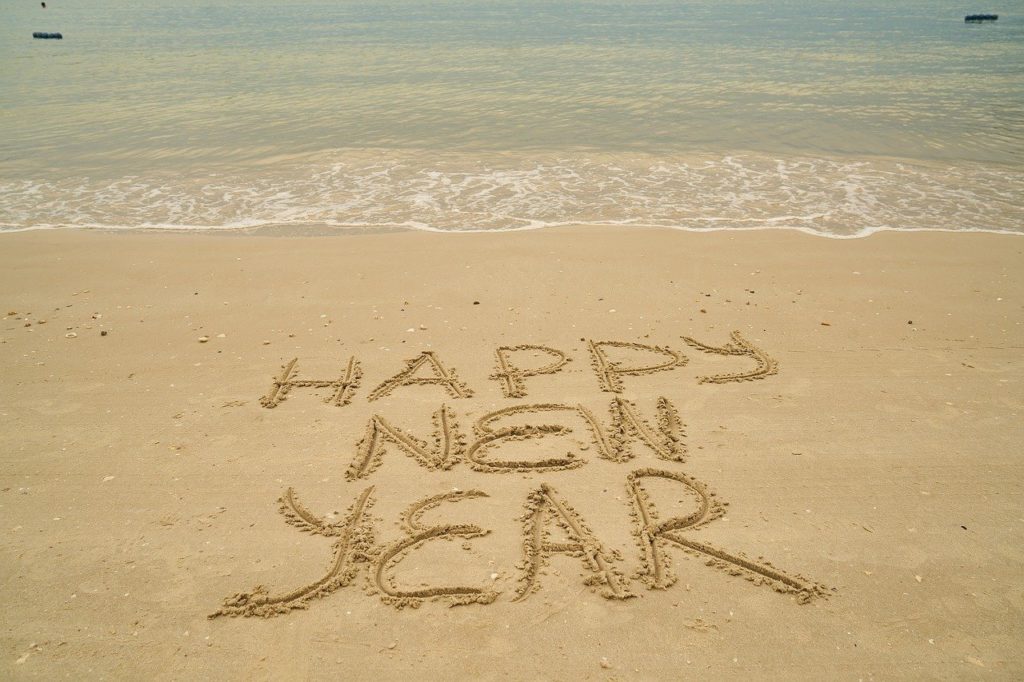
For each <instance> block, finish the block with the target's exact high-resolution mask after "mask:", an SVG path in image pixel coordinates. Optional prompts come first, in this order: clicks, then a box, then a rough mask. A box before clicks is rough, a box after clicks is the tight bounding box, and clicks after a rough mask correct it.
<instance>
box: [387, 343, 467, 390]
mask: <svg viewBox="0 0 1024 682" xmlns="http://www.w3.org/2000/svg"><path fill="white" fill-rule="evenodd" d="M424 365H427V366H429V367H430V368H431V370H432V371H433V373H434V376H432V377H417V376H413V375H415V374H416V372H418V371H419V369H420V368H421V367H423V366H424ZM413 384H419V385H423V384H437V385H439V386H444V387H445V389H446V390H447V391H448V393H449V394H450V395H451V396H452V397H453V398H468V397H470V396H471V395H473V391H471V390H470V389H469V387H467V386H466V385H465V384H463V383H461V382H460V381H459V378H458V377H457V376H456V375H455V371H454V370H449V369H446V368H445V366H444V365H442V364H441V361H440V360H438V359H437V356H436V355H435V354H434V351H431V350H425V351H423V352H422V353H420V354H419V355H417V356H416V357H414V358H413V359H412V360H407V361H406V363H405V369H403V370H402V371H401V372H399V373H398V374H396V375H395V376H393V377H391V378H390V379H386V380H385V381H383V382H381V384H380V386H378V387H377V388H375V389H373V390H372V391H370V395H369V396H367V400H369V401H370V402H373V401H374V400H377V399H378V398H383V397H384V396H386V395H388V394H389V393H391V392H392V391H393V390H395V389H396V388H398V387H399V386H412V385H413Z"/></svg>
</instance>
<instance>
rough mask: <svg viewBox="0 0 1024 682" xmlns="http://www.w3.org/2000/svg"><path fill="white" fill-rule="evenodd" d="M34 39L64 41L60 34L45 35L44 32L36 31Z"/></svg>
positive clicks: (33, 35)
mask: <svg viewBox="0 0 1024 682" xmlns="http://www.w3.org/2000/svg"><path fill="white" fill-rule="evenodd" d="M32 37H33V38H41V39H43V40H64V36H62V35H61V34H59V33H43V32H42V31H36V32H35V33H33V34H32Z"/></svg>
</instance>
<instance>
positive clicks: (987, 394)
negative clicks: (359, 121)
mask: <svg viewBox="0 0 1024 682" xmlns="http://www.w3.org/2000/svg"><path fill="white" fill-rule="evenodd" d="M0 241H2V243H3V249H2V250H0V264H2V267H0V293H2V301H0V305H2V306H3V310H2V311H0V312H3V313H4V314H5V316H4V319H3V327H2V330H0V359H2V366H3V369H4V372H3V380H2V389H3V391H2V393H3V396H4V398H3V399H2V401H0V418H2V424H3V427H2V429H0V448H2V452H3V453H4V454H3V457H2V458H0V477H2V485H0V489H2V492H0V516H2V518H3V520H4V522H3V525H2V529H0V533H2V538H3V541H2V542H0V566H2V570H0V574H2V576H3V577H2V579H0V590H2V599H3V604H4V609H3V615H2V616H0V620H2V624H3V627H2V637H0V647H2V653H3V655H2V660H0V676H2V677H4V678H7V679H11V678H21V677H26V678H28V677H41V678H57V677H64V676H69V677H72V678H88V679H111V678H114V679H197V678H211V677H216V678H222V679H295V678H306V679H366V680H390V679H455V678H471V679H515V680H520V679H555V680H571V679H594V680H605V679H618V680H628V679H641V680H642V679H686V678H690V677H697V676H700V677H701V678H704V679H708V678H711V679H728V678H737V677H754V678H756V679H824V678H829V679H849V680H859V679H864V680H868V679H891V678H917V679H922V678H927V679H974V678H977V679H993V678H994V679H1019V678H1020V677H1021V676H1024V663H1022V658H1021V653H1020V652H1021V645H1022V641H1024V585H1022V582H1021V576H1022V575H1024V490H1022V481H1024V463H1022V460H1021V455H1020V453H1021V445H1022V442H1024V428H1022V424H1024V421H1022V419H1021V414H1020V413H1021V411H1022V410H1024V391H1022V380H1024V325H1022V320H1024V314H1022V305H1024V270H1022V267H1021V266H1022V264H1024V240H1022V239H1021V238H1020V237H1019V236H1011V235H1005V236H1004V235H996V234H951V233H881V234H876V235H873V236H871V237H868V238H864V239H857V240H834V239H825V238H820V237H813V236H809V235H804V234H800V233H796V232H783V231H758V232H735V231H734V232H716V233H706V234H699V233H686V232H680V231H672V230H659V229H649V230H648V229H641V228H610V227H586V226H578V227H571V228H557V229H547V230H543V231H536V232H516V233H489V234H462V235H460V234H428V233H417V232H400V233H392V234H360V235H352V236H344V237H274V236H229V235H225V236H206V235H202V236H200V235H188V234H156V233H142V232H133V233H127V234H118V233H101V232H88V231H75V232H72V231H52V232H46V231H38V232H25V233H17V234H5V235H2V236H0Z"/></svg>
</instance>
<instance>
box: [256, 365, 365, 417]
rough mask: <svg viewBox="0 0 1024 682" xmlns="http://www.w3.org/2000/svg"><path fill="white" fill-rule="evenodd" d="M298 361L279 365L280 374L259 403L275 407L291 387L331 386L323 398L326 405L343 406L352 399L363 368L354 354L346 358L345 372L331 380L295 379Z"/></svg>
mask: <svg viewBox="0 0 1024 682" xmlns="http://www.w3.org/2000/svg"><path fill="white" fill-rule="evenodd" d="M298 361H299V359H298V358H292V359H291V361H289V362H288V363H286V364H285V365H283V366H282V367H281V376H279V377H278V378H277V379H275V380H274V383H273V384H272V385H271V387H270V391H269V392H268V393H267V395H265V396H263V397H262V398H260V405H262V406H263V407H266V408H268V409H270V408H274V407H277V406H278V405H279V404H280V403H281V402H283V401H285V400H287V399H288V393H289V392H291V390H292V389H293V388H333V389H334V392H333V393H331V394H330V395H329V396H328V397H327V398H325V399H324V402H325V403H327V404H328V405H336V406H338V407H343V406H344V405H348V404H349V402H351V401H352V396H353V395H355V392H356V389H357V388H359V381H360V379H362V376H363V370H362V369H361V368H360V367H359V361H358V360H356V358H355V356H352V357H350V358H349V359H348V366H347V367H346V368H345V373H344V374H342V375H341V377H340V378H338V379H335V380H333V381H321V380H314V379H296V378H295V377H296V376H297V375H298V370H297V369H296V368H295V365H296V363H297V362H298Z"/></svg>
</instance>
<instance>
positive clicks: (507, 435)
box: [466, 403, 585, 473]
mask: <svg viewBox="0 0 1024 682" xmlns="http://www.w3.org/2000/svg"><path fill="white" fill-rule="evenodd" d="M575 409H576V408H575V407H573V406H571V405H561V404H554V403H541V404H536V405H514V406H512V407H505V408H502V409H500V410H495V411H494V412H489V413H487V414H485V415H484V416H482V417H481V418H480V419H478V420H477V422H476V424H475V425H474V427H473V430H474V431H475V432H476V435H477V440H476V441H475V442H474V443H473V444H472V445H470V446H469V450H468V451H467V452H466V459H468V460H469V465H470V466H471V467H472V468H473V469H474V470H476V471H484V472H491V473H512V472H516V471H527V470H528V471H564V470H566V469H575V468H576V467H580V466H583V465H584V464H585V461H584V460H582V459H577V458H576V456H575V455H573V454H572V453H571V452H567V453H566V454H565V457H551V458H547V459H542V460H535V461H530V460H493V459H484V454H485V453H486V451H487V450H488V449H491V448H493V447H495V446H496V445H497V444H498V443H501V442H503V441H518V440H528V439H531V438H543V437H544V436H546V435H562V434H566V433H570V432H571V431H572V429H570V428H569V427H567V426H561V425H557V424H540V425H536V426H534V425H521V426H520V425H517V426H506V427H504V428H500V429H497V430H496V429H495V428H494V427H493V426H492V425H491V422H493V421H494V420H496V419H499V418H501V417H506V416H509V415H513V414H523V413H529V412H557V411H565V410H569V411H574V410H575Z"/></svg>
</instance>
